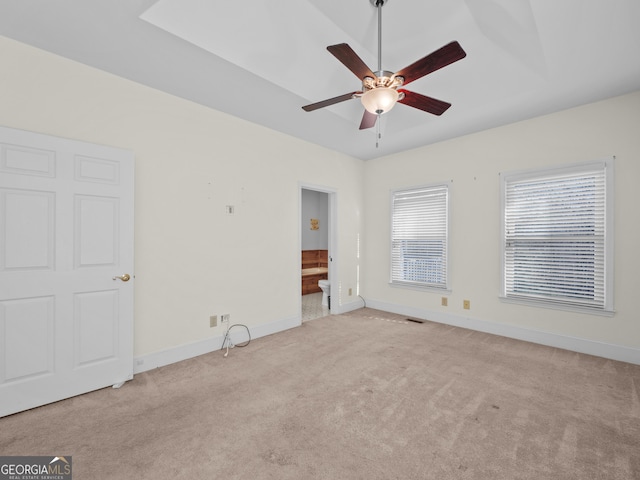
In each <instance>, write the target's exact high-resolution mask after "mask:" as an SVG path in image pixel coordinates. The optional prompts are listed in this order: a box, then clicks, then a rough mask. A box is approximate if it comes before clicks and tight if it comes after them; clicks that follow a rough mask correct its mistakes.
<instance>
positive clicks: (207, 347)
mask: <svg viewBox="0 0 640 480" xmlns="http://www.w3.org/2000/svg"><path fill="white" fill-rule="evenodd" d="M300 325H301V320H300V316H295V317H289V318H284V319H281V320H276V321H274V322H270V323H266V324H263V325H258V326H255V327H250V328H249V332H250V333H251V338H252V339H256V338H260V337H265V336H267V335H271V334H273V333H278V332H282V331H284V330H288V329H290V328H294V327H299V326H300ZM232 332H233V330H232ZM223 340H224V334H221V335H218V336H215V337H211V338H206V339H204V340H200V341H198V342H193V343H188V344H185V345H179V346H177V347H173V348H168V349H166V350H162V351H159V352H154V353H149V354H146V355H140V356H138V357H135V358H134V360H133V373H134V374H137V373H142V372H146V371H147V370H153V369H154V368H158V367H163V366H165V365H169V364H172V363H176V362H180V361H182V360H187V359H189V358H193V357H197V356H198V355H204V354H205V353H210V352H214V351H216V350H220V349H221V348H222V341H223Z"/></svg>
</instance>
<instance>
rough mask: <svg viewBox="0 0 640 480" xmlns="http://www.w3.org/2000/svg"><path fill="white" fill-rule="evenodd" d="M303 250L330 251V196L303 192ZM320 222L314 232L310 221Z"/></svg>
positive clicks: (305, 190)
mask: <svg viewBox="0 0 640 480" xmlns="http://www.w3.org/2000/svg"><path fill="white" fill-rule="evenodd" d="M301 211H302V214H301V220H300V223H301V229H302V231H301V242H302V250H328V249H329V194H328V193H325V192H316V191H314V190H307V189H303V190H302V206H301ZM312 218H314V219H316V220H318V229H317V230H312V229H311V223H310V220H311V219H312Z"/></svg>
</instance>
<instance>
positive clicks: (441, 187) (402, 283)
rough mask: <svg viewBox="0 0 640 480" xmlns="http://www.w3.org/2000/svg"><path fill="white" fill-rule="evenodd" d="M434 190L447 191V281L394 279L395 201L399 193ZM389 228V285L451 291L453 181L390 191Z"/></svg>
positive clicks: (445, 259) (440, 291) (445, 258)
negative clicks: (430, 281) (441, 282)
mask: <svg viewBox="0 0 640 480" xmlns="http://www.w3.org/2000/svg"><path fill="white" fill-rule="evenodd" d="M430 190H431V191H433V192H436V191H437V190H444V192H445V203H444V210H445V212H444V213H445V215H444V219H445V220H444V231H445V236H444V248H443V252H444V263H445V265H444V268H443V269H442V272H443V274H444V276H445V281H444V283H443V284H442V285H438V284H437V283H429V282H420V281H415V280H414V281H411V280H398V279H394V241H395V238H394V216H395V213H396V211H395V208H394V202H395V199H396V198H397V196H398V195H399V194H411V193H414V192H420V191H430ZM389 210H390V214H389V230H390V235H389V239H390V245H389V285H391V286H392V287H398V288H406V289H413V290H420V291H433V292H439V293H451V289H450V274H449V273H450V269H449V263H450V262H449V252H450V249H449V247H450V245H449V243H450V239H449V237H450V235H449V232H450V216H451V182H437V183H430V184H423V185H418V186H413V187H403V188H398V189H394V190H391V191H390V195H389Z"/></svg>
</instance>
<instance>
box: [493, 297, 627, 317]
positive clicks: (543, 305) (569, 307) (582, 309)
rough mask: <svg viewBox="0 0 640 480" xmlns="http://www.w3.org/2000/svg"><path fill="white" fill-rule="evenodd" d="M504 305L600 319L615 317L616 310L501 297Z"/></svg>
mask: <svg viewBox="0 0 640 480" xmlns="http://www.w3.org/2000/svg"><path fill="white" fill-rule="evenodd" d="M499 298H500V301H501V302H502V303H513V304H516V305H526V306H529V307H538V308H547V309H550V310H561V311H565V312H574V313H585V314H588V315H596V316H600V317H613V316H614V315H615V313H616V312H615V310H596V309H594V308H588V307H579V306H574V305H565V304H560V303H555V302H550V301H545V300H531V299H526V298H512V297H504V296H500V297H499Z"/></svg>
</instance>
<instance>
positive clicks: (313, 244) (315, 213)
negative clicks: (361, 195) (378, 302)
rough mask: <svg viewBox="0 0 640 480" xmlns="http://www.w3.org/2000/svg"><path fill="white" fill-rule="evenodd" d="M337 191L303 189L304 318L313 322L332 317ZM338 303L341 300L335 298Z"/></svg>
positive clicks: (302, 313)
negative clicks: (328, 316)
mask: <svg viewBox="0 0 640 480" xmlns="http://www.w3.org/2000/svg"><path fill="white" fill-rule="evenodd" d="M335 195H336V194H335V191H333V190H331V189H328V188H323V187H318V186H310V185H301V187H300V230H299V232H300V242H299V244H300V280H301V291H300V317H301V321H303V322H304V321H307V320H313V319H316V318H320V317H324V316H327V315H329V314H330V311H331V310H330V309H333V308H334V307H335V305H331V300H332V299H331V280H332V277H334V275H333V270H334V268H335V265H336V262H335V260H336V259H335V242H334V233H335V217H336V216H335ZM333 300H334V302H335V301H336V300H337V297H336V298H334V299H333Z"/></svg>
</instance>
